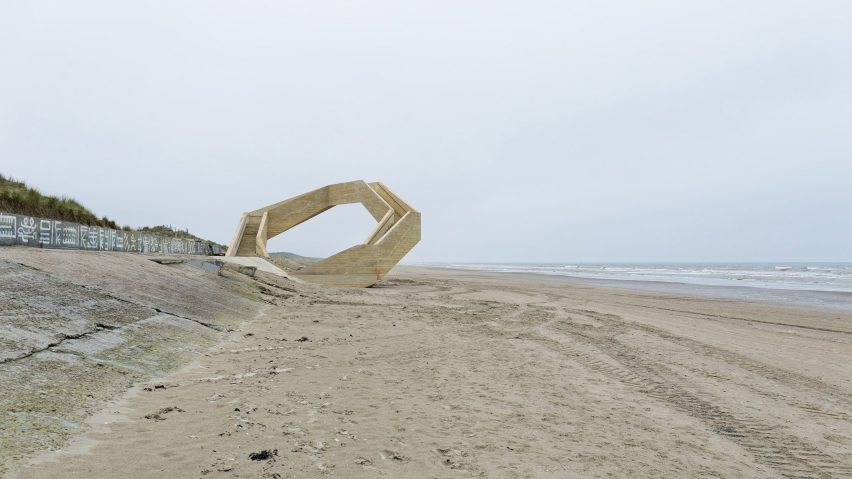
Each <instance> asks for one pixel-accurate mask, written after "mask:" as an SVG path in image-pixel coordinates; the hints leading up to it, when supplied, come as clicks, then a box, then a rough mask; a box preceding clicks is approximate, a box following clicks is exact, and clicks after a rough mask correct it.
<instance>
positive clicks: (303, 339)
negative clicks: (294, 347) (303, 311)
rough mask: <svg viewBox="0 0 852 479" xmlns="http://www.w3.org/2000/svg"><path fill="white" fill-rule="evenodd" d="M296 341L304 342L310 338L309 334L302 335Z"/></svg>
mask: <svg viewBox="0 0 852 479" xmlns="http://www.w3.org/2000/svg"><path fill="white" fill-rule="evenodd" d="M296 341H298V342H300V343H304V342H305V341H309V339H308V337H307V336H302V337H301V338H299V339H297V340H296Z"/></svg>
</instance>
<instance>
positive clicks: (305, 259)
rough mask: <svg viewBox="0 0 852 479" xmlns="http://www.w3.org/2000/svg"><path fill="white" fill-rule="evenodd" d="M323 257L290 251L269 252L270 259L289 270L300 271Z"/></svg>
mask: <svg viewBox="0 0 852 479" xmlns="http://www.w3.org/2000/svg"><path fill="white" fill-rule="evenodd" d="M321 259H322V258H312V257H310V256H302V255H298V254H296V253H288V252H286V251H279V252H276V253H269V260H270V261H272V262H273V263H274V264H275V265H277V266H278V267H280V268H284V269H285V270H287V271H298V270H300V269H302V268H304V267H305V266H307V265H309V264H311V263H316V262H317V261H319V260H321Z"/></svg>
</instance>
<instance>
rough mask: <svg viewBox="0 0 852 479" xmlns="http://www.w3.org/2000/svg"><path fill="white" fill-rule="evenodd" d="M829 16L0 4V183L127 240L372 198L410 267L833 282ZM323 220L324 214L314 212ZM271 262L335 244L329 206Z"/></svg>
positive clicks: (636, 9) (841, 205) (407, 4)
mask: <svg viewBox="0 0 852 479" xmlns="http://www.w3.org/2000/svg"><path fill="white" fill-rule="evenodd" d="M850 26H852V2H849V1H848V0H842V1H819V0H817V1H814V0H811V1H785V0H773V1H769V0H765V1H752V0H736V1H713V2H709V1H704V2H697V1H684V0H671V1H647V2H646V1H642V2H636V1H627V0H624V1H594V2H591V1H586V2H578V1H566V0H562V1H503V0H488V1H458V0H454V1H419V0H410V1H372V2H370V1H366V2H355V1H325V2H286V1H269V2H234V1H193V2H187V1H175V0H168V1H146V2H129V1H125V2H118V1H115V0H105V1H78V2H66V1H25V2H12V1H7V2H2V3H0V172H2V173H4V174H7V175H13V176H15V177H18V178H21V179H24V180H26V181H28V182H29V183H31V184H33V185H35V186H37V187H38V188H40V189H41V190H43V191H44V192H48V193H56V194H67V195H70V196H73V197H75V198H77V199H78V200H80V201H81V202H83V203H84V204H86V205H88V206H90V207H91V208H92V209H94V210H95V212H96V213H98V214H101V215H108V216H110V217H112V218H115V219H117V220H118V221H119V222H121V223H128V224H132V225H142V224H158V223H171V224H174V225H177V226H181V227H188V228H190V229H191V230H192V231H193V232H196V233H197V234H200V235H202V236H206V237H209V238H212V239H216V240H218V241H221V242H227V241H228V240H229V239H230V236H231V233H232V230H233V228H234V227H235V226H236V222H237V220H238V217H239V213H240V212H241V211H245V210H251V209H255V208H257V207H260V206H263V205H265V204H267V203H272V202H275V201H278V200H281V199H284V198H287V197H289V196H292V195H296V194H299V193H302V192H304V191H307V190H309V189H313V188H315V187H319V186H322V185H325V184H327V183H332V182H338V181H347V180H352V179H361V178H363V179H366V180H368V181H373V180H381V181H383V182H385V183H386V184H387V185H388V186H390V187H391V188H392V189H393V190H395V191H396V192H397V193H398V194H399V195H400V196H402V197H403V198H405V199H406V200H408V201H409V202H410V203H411V204H412V205H414V206H415V207H416V208H418V209H420V210H421V211H422V213H423V241H422V242H421V244H420V245H419V246H418V247H417V248H416V249H415V250H414V251H412V253H411V254H410V256H409V257H408V258H407V259H409V260H412V261H442V260H448V261H460V260H468V261H489V260H490V261H665V260H669V261H689V260H692V261H744V260H766V261H773V260H787V261H790V260H809V261H814V260H829V261H830V260H837V261H839V260H846V261H852V27H850ZM332 212H333V213H332ZM332 212H330V213H329V216H320V217H318V218H316V219H314V220H312V221H311V222H309V223H306V224H304V225H302V226H301V227H300V228H297V229H295V230H293V231H292V235H291V234H290V233H288V234H287V235H284V236H282V237H279V238H276V240H274V241H273V242H272V243H271V246H272V249H278V250H282V249H283V250H293V251H297V252H302V253H307V254H314V255H323V254H328V253H331V252H333V251H334V250H335V248H342V247H344V246H347V245H348V244H347V243H350V242H356V241H360V240H362V239H363V238H365V237H366V236H367V235H368V233H369V232H370V230H371V228H372V225H371V223H370V218H369V216H368V215H366V213H365V212H362V211H360V210H358V209H357V208H342V209H340V210H339V211H336V212H335V211H334V210H332Z"/></svg>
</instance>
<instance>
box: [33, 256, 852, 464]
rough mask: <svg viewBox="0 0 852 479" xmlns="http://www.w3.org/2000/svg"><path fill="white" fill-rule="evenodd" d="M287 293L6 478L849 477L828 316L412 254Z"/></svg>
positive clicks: (833, 314)
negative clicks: (358, 286)
mask: <svg viewBox="0 0 852 479" xmlns="http://www.w3.org/2000/svg"><path fill="white" fill-rule="evenodd" d="M269 287H270V289H272V290H276V289H275V287H274V286H269ZM293 289H294V291H289V292H288V291H280V290H279V292H280V294H271V295H270V296H269V297H274V298H275V299H274V301H271V303H273V304H268V303H267V304H266V306H265V308H264V310H263V311H262V313H261V314H260V316H259V317H258V318H257V319H255V320H253V321H248V322H245V323H243V325H242V326H241V328H240V329H239V330H238V331H236V332H235V333H232V335H231V337H230V339H228V340H227V341H225V342H223V343H221V344H219V345H218V346H216V347H214V348H213V349H212V350H210V351H209V352H208V353H207V354H205V355H202V356H200V357H199V358H198V359H197V360H196V361H195V362H193V363H192V364H191V365H190V366H189V367H187V368H184V369H182V370H180V371H177V372H175V373H173V374H171V375H169V376H167V377H165V378H163V379H161V380H158V381H153V382H149V383H145V384H141V385H138V386H136V387H134V388H133V389H132V390H131V391H130V392H129V393H128V394H127V395H126V396H125V397H124V398H123V399H122V400H121V401H118V402H116V403H114V404H112V405H111V406H110V407H109V408H107V409H106V410H105V411H104V412H103V413H102V414H100V415H98V416H97V417H96V418H94V419H93V420H92V430H91V431H90V432H88V433H85V434H83V435H81V436H78V438H77V439H76V440H75V441H74V443H73V444H72V445H71V446H70V447H69V448H66V450H64V451H61V452H58V453H52V454H50V455H48V456H43V457H41V458H39V459H38V462H37V463H36V464H35V465H33V466H31V467H28V468H26V469H24V470H22V471H21V473H20V477H22V478H52V477H56V478H60V477H61V478H92V477H160V478H162V477H204V478H226V477H265V478H305V477H307V478H310V477H326V476H329V475H334V476H337V477H365V478H366V477H386V478H396V477H427V478H429V477H435V478H454V477H460V478H461V477H497V478H516V477H519V478H559V477H566V478H567V477H648V478H652V477H653V478H656V477H677V478H683V477H748V478H777V477H813V478H818V477H852V315H850V313H848V312H843V311H831V310H818V309H804V308H794V307H787V306H780V305H773V304H763V303H761V304H758V303H749V302H744V301H740V300H730V299H711V298H707V297H690V296H684V295H677V294H664V293H660V292H653V291H636V290H625V289H616V288H607V287H598V286H589V285H580V284H563V283H559V282H553V281H549V280H547V279H545V278H535V277H530V276H523V277H521V276H514V275H499V274H486V273H473V272H462V271H439V270H428V269H422V268H411V267H409V268H400V269H399V270H398V271H396V272H395V273H394V274H393V275H392V277H391V279H390V280H389V281H388V282H387V283H386V284H385V285H383V286H382V287H378V288H373V289H366V290H346V289H331V288H316V287H308V286H297V287H295V288H293ZM274 292H275V291H272V293H274Z"/></svg>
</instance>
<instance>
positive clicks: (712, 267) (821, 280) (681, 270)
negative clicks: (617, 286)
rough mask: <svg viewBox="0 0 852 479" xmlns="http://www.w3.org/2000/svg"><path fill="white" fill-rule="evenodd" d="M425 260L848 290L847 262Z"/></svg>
mask: <svg viewBox="0 0 852 479" xmlns="http://www.w3.org/2000/svg"><path fill="white" fill-rule="evenodd" d="M429 266H437V267H443V268H452V269H467V270H476V271H492V272H503V273H535V274H544V275H556V276H568V277H575V278H589V279H600V280H616V281H646V282H648V281H650V282H664V283H684V284H695V285H703V286H751V287H756V288H770V289H784V290H799V291H802V290H808V291H836V292H852V263H430V264H429Z"/></svg>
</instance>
